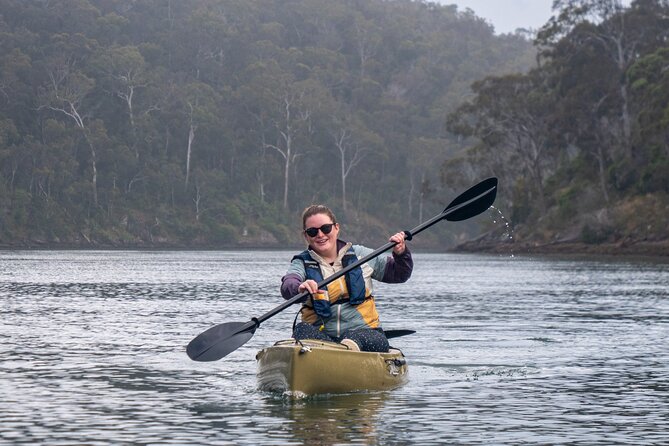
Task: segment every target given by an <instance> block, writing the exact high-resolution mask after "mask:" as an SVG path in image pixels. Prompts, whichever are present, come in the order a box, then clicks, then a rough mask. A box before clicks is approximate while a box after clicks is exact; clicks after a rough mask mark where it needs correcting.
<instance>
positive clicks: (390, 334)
mask: <svg viewBox="0 0 669 446" xmlns="http://www.w3.org/2000/svg"><path fill="white" fill-rule="evenodd" d="M383 332H384V333H385V334H386V338H387V339H392V338H399V337H400V336H407V335H410V334H414V333H415V332H416V330H383Z"/></svg>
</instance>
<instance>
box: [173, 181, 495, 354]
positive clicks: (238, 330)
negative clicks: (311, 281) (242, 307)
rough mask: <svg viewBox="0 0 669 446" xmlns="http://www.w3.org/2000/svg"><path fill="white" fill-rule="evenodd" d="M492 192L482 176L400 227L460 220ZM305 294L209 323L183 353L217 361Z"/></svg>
mask: <svg viewBox="0 0 669 446" xmlns="http://www.w3.org/2000/svg"><path fill="white" fill-rule="evenodd" d="M496 196H497V178H494V177H493V178H488V179H486V180H483V181H481V182H480V183H478V184H477V185H475V186H472V187H471V188H469V189H467V190H466V191H465V192H463V193H462V194H460V195H459V196H458V197H457V198H455V200H453V201H452V202H451V204H449V205H448V206H447V207H446V209H444V211H443V212H441V213H440V214H438V215H435V216H434V217H432V218H431V219H429V220H427V221H426V222H424V223H422V224H420V225H418V226H416V227H415V228H413V229H412V230H411V231H404V232H405V234H406V236H407V237H406V239H407V240H411V239H412V238H413V236H415V235H417V234H418V233H420V232H422V231H424V230H425V229H427V228H429V227H430V226H432V225H434V224H435V223H438V222H440V221H441V220H448V221H461V220H466V219H468V218H471V217H474V216H476V215H479V214H480V213H482V212H483V211H485V210H486V209H488V208H489V207H490V206H491V205H492V204H493V203H494V201H495V197H496ZM393 246H395V242H388V243H386V244H385V245H383V246H381V247H380V248H378V249H377V250H376V251H374V252H372V253H370V254H368V255H366V256H365V257H363V258H361V259H359V260H358V261H356V262H353V263H352V264H350V265H348V266H347V267H346V268H344V269H342V270H341V271H339V272H337V273H335V274H333V275H331V276H329V277H328V278H326V279H324V280H322V281H321V282H320V283H319V284H318V288H319V289H320V288H324V287H325V286H326V285H327V284H329V283H331V282H334V281H335V280H337V279H338V278H340V277H342V276H343V275H344V274H346V273H347V272H349V271H351V270H352V269H354V268H357V267H358V266H360V265H362V264H364V263H367V262H369V261H370V260H372V259H374V258H376V257H378V256H379V255H381V254H382V253H384V252H385V251H387V250H389V249H391V248H392V247H393ZM308 294H309V293H308V292H307V291H305V292H303V293H300V294H298V295H296V296H293V297H292V298H290V299H288V300H286V301H285V302H283V303H282V304H281V305H279V306H277V307H276V308H274V309H272V310H270V311H268V312H267V313H265V314H263V315H262V316H260V317H257V318H255V317H254V318H251V320H250V321H248V322H225V323H223V324H219V325H216V326H214V327H211V328H210V329H208V330H206V331H204V332H202V333H200V334H199V335H198V336H196V337H195V338H194V339H193V340H192V341H190V343H189V344H188V347H186V353H188V356H189V357H190V358H191V359H192V360H194V361H217V360H219V359H221V358H223V357H224V356H226V355H228V354H229V353H231V352H233V351H235V350H237V349H238V348H239V347H241V346H242V345H244V344H246V342H248V340H249V339H251V337H253V334H254V333H255V331H256V329H257V328H258V327H259V326H260V324H261V323H262V322H264V321H266V320H267V319H269V318H271V317H272V316H275V315H276V314H278V313H280V312H282V311H283V310H285V309H286V308H288V307H290V306H291V305H293V304H295V303H297V302H299V301H300V300H302V299H303V298H305V297H306V296H307V295H308Z"/></svg>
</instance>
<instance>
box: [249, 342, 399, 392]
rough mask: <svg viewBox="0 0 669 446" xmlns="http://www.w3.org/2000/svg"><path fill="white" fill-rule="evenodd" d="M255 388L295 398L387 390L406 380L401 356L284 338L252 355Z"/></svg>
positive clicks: (392, 353) (335, 344)
mask: <svg viewBox="0 0 669 446" xmlns="http://www.w3.org/2000/svg"><path fill="white" fill-rule="evenodd" d="M256 360H257V361H258V373H257V376H258V388H259V389H260V390H265V391H280V392H290V393H293V394H296V395H299V394H304V395H315V394H324V393H349V392H357V391H365V390H390V389H394V388H397V387H399V386H401V385H403V384H404V383H406V381H407V380H408V374H407V373H408V367H407V363H406V359H405V358H404V354H402V352H401V351H400V350H398V349H394V348H391V349H390V351H389V352H388V353H376V352H357V351H352V350H349V349H348V347H347V346H345V345H342V344H338V343H334V342H326V341H317V340H311V339H305V340H301V341H296V340H295V339H287V340H284V341H279V342H277V343H276V344H274V345H273V346H271V347H267V348H264V349H262V350H260V351H259V352H258V354H257V355H256Z"/></svg>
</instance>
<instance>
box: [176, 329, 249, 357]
mask: <svg viewBox="0 0 669 446" xmlns="http://www.w3.org/2000/svg"><path fill="white" fill-rule="evenodd" d="M256 328H257V325H256V324H255V323H253V322H226V323H224V324H219V325H216V326H214V327H211V328H210V329H208V330H207V331H205V332H202V333H201V334H199V335H198V336H197V337H195V338H194V339H193V340H192V341H190V343H189V344H188V347H186V353H188V357H189V358H190V359H192V360H193V361H218V360H219V359H221V358H222V357H224V356H226V355H228V354H230V353H231V352H233V351H235V350H237V349H238V348H239V347H241V346H242V345H244V344H246V342H247V341H248V340H249V339H251V338H252V337H253V333H255V331H256Z"/></svg>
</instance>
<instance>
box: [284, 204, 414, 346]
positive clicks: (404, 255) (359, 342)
mask: <svg viewBox="0 0 669 446" xmlns="http://www.w3.org/2000/svg"><path fill="white" fill-rule="evenodd" d="M302 226H303V228H304V229H303V232H304V239H305V241H306V242H307V245H308V248H307V249H306V250H305V251H303V252H301V253H300V254H298V255H296V256H295V257H293V260H292V262H291V265H290V267H289V269H288V271H287V272H286V275H285V276H284V277H283V279H282V281H281V294H282V295H283V296H284V298H286V299H290V298H292V297H293V296H295V295H297V294H299V293H304V292H307V293H308V294H309V296H308V297H306V298H305V299H304V300H303V301H302V308H301V309H300V312H301V314H302V322H300V323H298V324H296V326H295V327H294V329H293V337H294V338H295V339H297V340H302V339H318V340H322V341H334V342H340V343H342V344H344V345H346V346H347V347H348V348H350V349H352V350H355V351H357V350H362V351H371V352H387V351H388V349H389V347H390V346H389V344H388V340H387V339H386V336H385V334H384V332H383V329H382V328H381V321H380V318H379V314H378V312H377V310H376V305H375V303H374V296H373V294H372V293H373V285H372V279H375V280H378V281H382V282H386V283H402V282H406V281H407V280H408V279H409V277H411V271H412V269H413V260H412V258H411V253H410V252H409V250H408V249H407V247H406V244H405V237H406V234H405V233H404V232H398V233H397V234H394V235H393V236H391V237H390V239H389V241H390V242H391V243H393V244H394V246H393V250H392V256H388V257H376V258H375V259H373V260H371V261H370V262H368V263H364V264H362V265H360V266H358V267H357V268H354V269H351V270H350V271H349V272H347V273H346V274H345V275H344V277H341V278H339V279H338V280H336V281H333V282H332V283H330V284H328V285H327V287H324V288H323V289H320V288H319V285H318V284H319V283H320V282H322V281H323V279H324V278H327V277H329V276H332V275H334V274H335V273H337V272H338V271H341V270H342V269H344V268H345V267H347V266H348V265H350V264H352V263H354V262H356V261H357V260H358V259H360V258H362V257H365V256H366V255H368V254H369V253H371V252H372V250H371V249H369V248H366V247H364V246H360V245H353V244H352V243H347V242H344V241H342V240H340V239H339V230H340V227H339V224H338V223H337V219H336V217H335V215H334V213H333V212H332V211H331V210H330V209H329V208H328V207H327V206H323V205H312V206H309V207H307V208H306V209H305V210H304V211H303V213H302Z"/></svg>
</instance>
